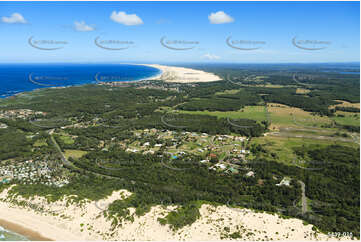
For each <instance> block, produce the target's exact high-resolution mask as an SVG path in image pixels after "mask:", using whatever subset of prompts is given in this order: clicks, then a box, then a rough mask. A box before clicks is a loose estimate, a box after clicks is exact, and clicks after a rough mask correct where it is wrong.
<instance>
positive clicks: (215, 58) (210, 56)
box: [203, 53, 221, 60]
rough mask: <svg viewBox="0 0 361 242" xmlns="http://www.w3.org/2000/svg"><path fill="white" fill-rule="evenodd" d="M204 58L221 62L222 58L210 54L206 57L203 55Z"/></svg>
mask: <svg viewBox="0 0 361 242" xmlns="http://www.w3.org/2000/svg"><path fill="white" fill-rule="evenodd" d="M203 57H204V58H206V59H208V60H219V59H220V58H221V57H219V56H217V55H213V54H210V53H207V54H205V55H203Z"/></svg>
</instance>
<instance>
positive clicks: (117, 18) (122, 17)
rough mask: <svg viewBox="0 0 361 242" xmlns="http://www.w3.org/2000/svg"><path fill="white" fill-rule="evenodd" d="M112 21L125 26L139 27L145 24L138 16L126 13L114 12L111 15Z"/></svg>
mask: <svg viewBox="0 0 361 242" xmlns="http://www.w3.org/2000/svg"><path fill="white" fill-rule="evenodd" d="M110 19H111V20H113V21H114V22H117V23H120V24H124V25H139V24H143V21H142V19H141V18H139V17H138V16H137V15H136V14H127V13H126V12H118V13H117V12H116V11H113V12H112V14H111V15H110Z"/></svg>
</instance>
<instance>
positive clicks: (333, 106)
mask: <svg viewBox="0 0 361 242" xmlns="http://www.w3.org/2000/svg"><path fill="white" fill-rule="evenodd" d="M335 101H337V102H340V103H341V104H336V105H332V106H330V107H329V108H330V109H333V108H335V107H336V106H337V107H353V108H360V103H350V102H346V101H342V100H335Z"/></svg>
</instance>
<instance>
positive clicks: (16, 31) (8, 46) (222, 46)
mask: <svg viewBox="0 0 361 242" xmlns="http://www.w3.org/2000/svg"><path fill="white" fill-rule="evenodd" d="M0 36H1V38H0V43H1V45H0V53H1V54H0V62H123V63H124V62H140V63H143V62H144V63H166V62H212V63H218V62H219V63H221V62H238V63H287V62H351V61H357V62H359V60H360V5H359V2H201V3H200V2H0ZM30 37H33V38H32V39H31V40H30V42H31V43H32V44H33V46H36V47H40V48H48V49H49V48H50V49H51V48H58V47H61V48H60V49H56V50H41V49H39V48H36V47H33V46H31V45H30V44H29V38H30ZM97 37H98V40H97V43H98V44H100V45H101V46H103V47H106V48H111V49H115V48H116V49H122V50H109V49H104V48H100V47H98V46H97V45H95V43H94V42H95V39H96V38H97ZM162 37H163V45H162V44H161V38H162ZM227 39H228V44H227V42H226V41H227ZM292 40H294V42H292ZM44 41H46V42H47V43H44ZM50 41H52V43H51V42H50ZM110 42H112V43H110ZM167 46H168V47H170V48H168V47H167ZM232 46H233V47H235V48H233V47H232ZM124 48H125V49H124ZM187 48H191V49H187ZM175 49H178V50H175ZM180 49H181V50H180Z"/></svg>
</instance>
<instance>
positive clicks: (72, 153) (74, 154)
mask: <svg viewBox="0 0 361 242" xmlns="http://www.w3.org/2000/svg"><path fill="white" fill-rule="evenodd" d="M87 153H88V152H87V151H83V150H64V155H65V157H66V158H67V159H69V157H72V158H75V159H78V158H80V157H82V156H83V155H85V154H87Z"/></svg>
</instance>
